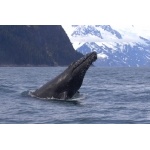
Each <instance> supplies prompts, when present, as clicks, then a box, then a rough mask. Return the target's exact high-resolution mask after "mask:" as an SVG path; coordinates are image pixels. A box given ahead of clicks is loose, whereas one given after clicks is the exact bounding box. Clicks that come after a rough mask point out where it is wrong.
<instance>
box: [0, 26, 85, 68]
mask: <svg viewBox="0 0 150 150" xmlns="http://www.w3.org/2000/svg"><path fill="white" fill-rule="evenodd" d="M82 56H83V55H82V54H80V53H79V52H77V51H75V50H74V48H73V47H72V44H71V42H70V40H69V38H68V36H67V34H66V33H65V31H64V29H63V28H62V27H61V26H60V25H44V26H42V25H31V26H25V25H1V26H0V65H1V66H2V65H17V66H19V65H25V66H26V65H31V66H32V65H33V66H40V65H46V66H66V65H69V64H70V63H71V62H72V61H75V60H77V59H79V58H80V57H82Z"/></svg>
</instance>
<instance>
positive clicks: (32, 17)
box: [0, 0, 150, 27]
mask: <svg viewBox="0 0 150 150" xmlns="http://www.w3.org/2000/svg"><path fill="white" fill-rule="evenodd" d="M149 14H150V9H149V1H148V0H88V1H85V0H69V1H68V0H54V1H49V0H42V1H39V0H37V1H35V0H22V1H20V0H13V1H12V0H1V5H0V19H1V24H24V25H25V24H27V25H33V24H38V25H39V24H41V25H42V24H48V25H49V24H51V25H52V24H53V25H54V24H55V25H58V24H66V25H70V24H73V25H74V24H78V25H79V24H80V25H83V24H115V25H119V26H121V25H129V24H130V25H131V24H134V25H136V24H137V25H140V26H141V27H145V26H149V25H150V22H149Z"/></svg>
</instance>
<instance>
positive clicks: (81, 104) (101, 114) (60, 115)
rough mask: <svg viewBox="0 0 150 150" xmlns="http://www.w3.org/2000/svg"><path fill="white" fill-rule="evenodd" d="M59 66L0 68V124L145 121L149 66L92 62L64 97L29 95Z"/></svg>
mask: <svg viewBox="0 0 150 150" xmlns="http://www.w3.org/2000/svg"><path fill="white" fill-rule="evenodd" d="M64 69H65V67H0V124H37V123H38V124H149V123H150V68H100V67H91V68H90V69H89V70H88V71H87V73H86V75H85V78H84V81H83V84H82V86H81V88H80V94H79V95H77V96H76V97H74V98H72V99H70V100H68V101H64V100H54V99H53V100H52V99H37V98H34V97H32V96H31V95H30V92H32V91H34V90H35V89H37V88H39V87H40V86H41V85H43V84H44V83H46V82H47V81H49V80H51V79H52V78H54V77H55V76H57V75H58V74H60V73H61V72H62V71H63V70H64Z"/></svg>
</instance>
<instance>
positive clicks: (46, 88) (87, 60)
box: [32, 52, 97, 100]
mask: <svg viewBox="0 0 150 150" xmlns="http://www.w3.org/2000/svg"><path fill="white" fill-rule="evenodd" d="M96 59H97V53H96V52H91V53H89V54H86V55H85V56H83V57H82V58H80V59H79V60H78V61H76V62H73V63H72V64H71V65H69V66H68V68H67V69H66V70H65V71H64V72H62V73H61V74H60V75H58V76H57V77H55V78H54V79H52V80H51V81H49V82H47V83H46V84H44V85H43V86H41V87H40V88H39V89H37V90H35V91H34V92H33V93H32V94H33V95H34V96H35V97H39V98H56V99H64V100H66V99H70V98H72V97H73V96H74V95H75V94H76V93H77V92H78V90H79V89H80V87H81V85H82V82H83V78H84V76H85V73H86V71H87V70H88V68H89V67H90V66H91V64H92V63H93V62H94V61H95V60H96Z"/></svg>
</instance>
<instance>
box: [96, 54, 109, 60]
mask: <svg viewBox="0 0 150 150" xmlns="http://www.w3.org/2000/svg"><path fill="white" fill-rule="evenodd" d="M97 58H98V59H108V56H107V55H106V54H104V53H99V54H97Z"/></svg>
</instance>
